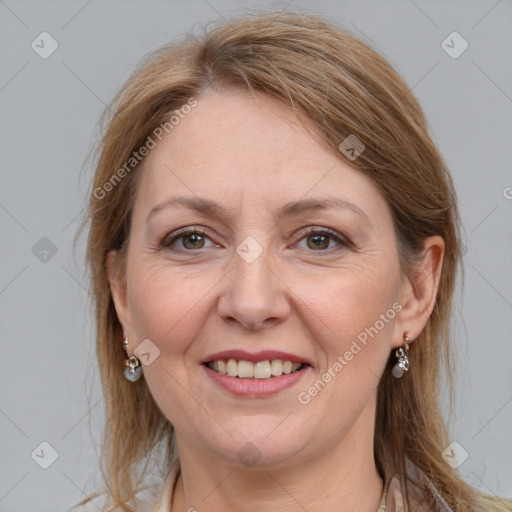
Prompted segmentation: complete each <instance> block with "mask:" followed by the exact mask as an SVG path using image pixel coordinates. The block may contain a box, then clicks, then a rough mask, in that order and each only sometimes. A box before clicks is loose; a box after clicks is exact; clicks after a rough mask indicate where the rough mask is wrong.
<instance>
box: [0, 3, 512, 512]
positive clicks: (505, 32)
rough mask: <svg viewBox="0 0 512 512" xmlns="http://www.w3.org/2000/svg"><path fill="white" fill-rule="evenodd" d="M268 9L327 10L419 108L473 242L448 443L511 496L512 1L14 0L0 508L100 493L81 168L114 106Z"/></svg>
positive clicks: (2, 30) (99, 402)
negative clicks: (147, 73)
mask: <svg viewBox="0 0 512 512" xmlns="http://www.w3.org/2000/svg"><path fill="white" fill-rule="evenodd" d="M265 5H269V6H270V7H273V8H284V7H286V6H288V8H289V9H305V10H309V11H313V12H317V13H321V14H326V15H329V16H330V17H332V19H334V20H336V21H338V22H341V23H342V24H344V25H345V26H347V27H348V28H350V29H352V30H354V31H355V32H356V33H359V34H361V35H364V37H365V39H366V40H369V41H370V42H373V44H374V45H375V46H376V47H377V48H378V49H379V50H380V51H381V53H383V54H384V55H385V56H386V57H387V58H388V59H389V60H390V61H391V63H392V64H393V65H394V66H395V67H396V68H397V69H398V71H399V72H401V73H402V74H403V76H404V77H405V79H406V80H407V81H408V83H409V84H410V86H411V87H412V88H413V91H414V93H415V94H416V95H417V97H418V98H419V99H420V101H421V103H422V105H423V107H424V109H425V111H426V114H427V116H428V118H429V120H430V122H431V127H432V133H433V136H434V139H435V141H436V142H437V144H438V145H439V147H440V149H441V151H442V152H443V154H444V156H445V158H446V160H447V162H448V164H449V167H450V168H451V171H452V173H453V175H454V179H455V182H456V186H457V190H458V193H459V197H460V202H461V208H462V213H463V220H464V225H465V229H466V240H465V243H466V246H467V252H466V254H465V257H464V261H465V265H466V271H467V283H466V288H465V292H464V295H463V300H462V299H461V300H459V301H458V309H459V311H460V315H459V317H457V318H456V319H455V324H456V326H457V336H456V339H455V343H456V345H457V347H458V352H459V358H460V364H461V365H466V366H463V370H462V371H461V375H460V378H459V381H458V392H459V394H458V400H457V407H456V411H455V415H454V421H453V426H452V430H451V432H452V439H453V440H454V441H457V442H458V443H459V444H460V445H461V446H462V447H463V448H464V449H465V450H466V451H467V452H468V454H469V457H468V459H467V460H466V461H465V462H464V463H463V464H462V465H461V466H460V471H461V472H462V473H463V474H464V475H465V477H466V478H467V479H468V480H469V482H471V483H472V484H474V485H475V486H477V487H479V488H481V489H482V490H485V491H487V492H488V493H498V494H502V495H507V496H512V467H511V462H510V461H511V460H512V443H511V434H510V433H511V432H512V429H511V424H512V403H511V402H512V372H511V371H510V367H511V363H512V357H511V356H512V344H511V336H510V332H511V330H512V286H511V285H512V270H511V262H512V258H511V255H512V237H511V234H512V227H511V222H510V220H511V218H512V173H511V172H510V162H511V160H512V123H511V114H512V87H511V85H512V68H511V66H510V63H511V62H512V59H511V56H512V30H511V29H512V2H511V1H510V0H501V1H496V0H492V1H467V0H466V1H459V2H457V1H446V0H443V1H428V2H427V1H420V0H415V1H414V2H413V1H409V0H401V1H382V0H381V1H344V2H335V1H333V0H330V1H319V2H315V3H313V2H301V1H298V0H296V1H293V2H291V3H289V4H287V3H272V4H263V3H259V2H241V1H231V2H229V1H225V0H209V1H208V2H207V1H206V0H205V1H199V0H197V1H190V2H187V3H186V4H185V3H183V4H179V3H178V2H156V1H149V2H142V1H138V2H133V1H132V2H128V1H123V2H120V1H118V2H114V1H109V2H100V1H99V0H93V1H80V2H78V1H66V2H64V1H62V2H56V1H48V2H41V1H37V2H35V1H33V2H25V1H18V2H16V1H14V0H5V1H0V39H1V48H2V51H1V64H0V69H1V75H0V105H1V112H2V115H1V121H0V125H1V130H2V132H1V133H2V136H1V139H0V154H1V162H2V165H1V179H2V187H1V189H0V221H1V226H2V265H1V267H0V305H1V311H2V319H3V322H2V332H1V343H2V353H1V356H2V360H1V366H0V368H1V371H0V379H1V389H2V394H1V401H0V429H1V432H2V437H1V440H0V461H1V462H0V464H1V476H0V510H1V511H13V510H17V511H21V510H24V511H29V510H30V511H33V510H34V511H35V510H38V511H42V510H48V511H50V510H51V511H56V510H66V509H67V508H68V507H69V506H70V505H72V504H74V503H75V502H76V501H77V500H79V499H80V498H82V497H83V493H84V492H85V493H89V492H91V490H92V489H93V488H94V486H95V483H96V484H98V483H99V474H98V470H97V464H96V459H97V452H98V450H97V447H96V444H95V441H97V440H98V437H99V436H98V434H99V431H100V428H101V425H102V408H103V405H104V404H103V399H102V395H101V391H100V389H99V383H98V376H97V372H96V369H95V366H94V359H93V348H92V339H91V332H92V330H91V318H92V317H91V315H90V311H89V309H88V302H89V299H90V297H89V295H88V292H87V291H86V284H85V283H86V282H85V279H84V265H83V247H84V244H83V240H82V242H81V243H80V244H78V246H77V249H76V251H75V252H73V237H74V235H75V232H76V229H77V227H78V224H79V220H80V216H81V212H82V210H83V207H84V204H85V202H84V201H85V193H86V190H87V186H88V181H89V179H90V176H91V170H90V169H89V168H88V167H87V166H84V161H85V158H86V156H87V155H88V153H89V151H90V149H91V145H92V143H93V142H94V140H95V137H96V126H97V121H98V119H99V116H100V114H101V112H102V110H103V108H104V104H105V103H106V102H108V100H109V99H110V98H111V96H112V95H113V93H114V91H115V90H116V88H117V87H119V85H120V84H121V82H122V81H124V80H125V79H126V78H127V77H128V75H129V73H130V72H131V71H132V70H133V68H134V66H135V65H136V64H137V63H138V61H139V59H140V58H141V57H142V56H143V55H144V54H146V53H147V52H148V51H150V50H152V49H154V48H156V47H158V46H159V45H161V44H163V43H166V42H168V41H169V40H171V39H175V38H178V37H179V36H181V35H183V34H185V33H186V32H188V31H189V30H190V29H192V28H194V30H197V29H200V28H201V27H202V26H203V25H205V24H207V23H208V22H210V21H212V20H217V19H219V18H221V17H225V18H228V19H229V18H230V17H232V16H234V15H237V14H240V13H241V12H243V11H244V10H246V9H248V8H254V7H265ZM43 31H47V32H49V33H50V34H51V35H52V37H53V38H54V39H55V40H56V41H57V42H58V45H59V46H58V49H57V50H56V51H55V52H54V53H53V54H52V55H51V56H50V57H48V58H47V59H43V58H41V57H40V56H39V55H38V54H37V53H36V52H35V51H34V50H33V49H32V48H31V42H32V41H33V40H34V39H36V38H37V36H38V35H39V34H40V33H41V32H43ZM453 31H457V32H459V33H460V34H461V35H462V37H463V38H464V39H465V40H466V41H467V42H468V43H469V48H468V49H467V50H466V51H465V52H464V53H463V54H462V55H460V56H459V57H458V58H457V59H453V58H452V57H450V56H449V55H448V54H447V53H446V52H445V51H444V50H443V48H442V47H441V42H442V41H443V40H444V39H445V38H446V37H447V36H448V35H449V34H450V33H452V32H453ZM36 42H37V40H36ZM457 44H459V43H457ZM46 48H48V45H46ZM457 48H460V46H458V47H457V46H456V49H457ZM404 200H407V198H404ZM43 237H47V238H48V239H49V240H50V241H51V244H49V242H48V241H47V240H43V241H40V240H41V239H42V238H43ZM36 244H39V245H36ZM52 244H53V245H54V247H53V245H52ZM34 246H35V249H33V248H34ZM52 249H53V252H54V251H55V250H56V251H57V252H56V253H55V254H53V252H52ZM44 251H48V252H46V253H45V252H44ZM462 318H463V319H464V320H462ZM90 430H91V431H92V433H93V437H91V432H90ZM44 441H45V442H47V443H49V444H50V445H51V446H52V447H53V449H54V450H56V452H57V453H58V457H57V459H56V460H55V461H54V462H53V464H51V466H50V467H48V469H43V468H41V467H40V466H39V464H44V463H45V462H46V463H48V462H51V460H52V459H51V456H52V453H51V450H50V449H48V448H45V447H44V446H43V447H42V448H41V447H39V445H40V443H41V442H44ZM38 447H39V448H38ZM36 449H37V450H36ZM34 450H36V452H35V454H34V456H33V457H32V456H31V454H32V453H33V452H34ZM41 450H42V451H41ZM36 461H37V462H38V463H39V464H38V463H36Z"/></svg>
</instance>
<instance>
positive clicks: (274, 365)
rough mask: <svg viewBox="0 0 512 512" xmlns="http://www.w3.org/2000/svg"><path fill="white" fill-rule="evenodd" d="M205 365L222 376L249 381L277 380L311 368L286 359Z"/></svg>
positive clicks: (220, 360)
mask: <svg viewBox="0 0 512 512" xmlns="http://www.w3.org/2000/svg"><path fill="white" fill-rule="evenodd" d="M203 364H204V365H205V366H206V367H207V368H209V369H210V370H213V371H215V372H217V373H219V374H220V375H227V376H228V377H234V378H237V379H248V380H251V379H252V380H265V379H275V378H279V377H282V376H283V375H290V374H293V373H297V372H300V371H301V370H304V369H305V368H306V367H307V366H309V364H308V363H299V362H292V361H290V360H286V359H265V360H262V361H255V362H253V361H247V360H244V359H216V360H213V361H207V362H205V363H203Z"/></svg>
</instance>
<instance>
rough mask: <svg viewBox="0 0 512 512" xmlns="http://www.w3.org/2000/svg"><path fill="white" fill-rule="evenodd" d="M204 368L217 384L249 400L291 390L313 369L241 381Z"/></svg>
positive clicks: (306, 368) (307, 368)
mask: <svg viewBox="0 0 512 512" xmlns="http://www.w3.org/2000/svg"><path fill="white" fill-rule="evenodd" d="M203 368H204V369H205V371H206V374H207V375H208V377H210V379H211V380H212V381H213V382H214V383H215V384H217V385H218V386H220V387H221V388H222V389H225V390H226V391H229V392H230V393H232V394H233V395H236V396H244V397H249V398H263V397H266V396H272V395H275V394H277V393H279V392H280V391H283V390H285V389H287V388H290V387H291V386H293V385H294V384H296V383H297V382H299V380H300V379H302V377H304V375H305V374H306V373H307V372H308V370H309V369H310V368H311V367H310V366H304V367H303V368H302V369H301V370H299V371H296V372H294V373H289V374H283V375H281V376H280V377H270V378H268V379H240V378H238V377H230V376H229V375H222V374H220V373H219V372H216V371H215V370H212V369H211V368H208V367H207V366H205V365H203Z"/></svg>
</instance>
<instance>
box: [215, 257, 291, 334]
mask: <svg viewBox="0 0 512 512" xmlns="http://www.w3.org/2000/svg"><path fill="white" fill-rule="evenodd" d="M278 268H279V265H277V264H276V262H275V259H274V258H272V257H271V255H270V254H269V249H268V248H265V249H264V250H263V252H262V254H260V255H259V256H258V257H257V258H256V260H254V261H252V262H249V261H246V260H245V259H244V258H243V257H241V256H240V255H239V254H238V253H236V252H235V253H234V254H233V267H232V269H231V271H230V272H228V274H227V276H226V279H225V280H223V283H224V289H223V290H222V293H221V296H220V298H219V302H218V306H217V307H218V313H219V315H220V316H221V317H222V318H223V319H224V320H225V321H226V322H230V323H237V324H239V325H242V326H243V327H245V328H246V329H250V330H262V329H265V328H268V327H270V326H274V325H277V324H279V323H282V322H283V321H284V320H285V319H286V318H287V317H288V315H289V314H290V302H289V300H288V299H289V288H288V287H287V286H286V284H285V283H284V281H283V280H282V278H280V276H279V271H278Z"/></svg>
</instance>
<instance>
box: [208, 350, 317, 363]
mask: <svg viewBox="0 0 512 512" xmlns="http://www.w3.org/2000/svg"><path fill="white" fill-rule="evenodd" d="M227 359H236V360H237V361H251V362H253V363H257V362H258V361H265V360H267V359H268V360H272V359H282V360H284V361H291V362H292V363H306V364H309V365H310V366H313V365H312V364H311V362H310V361H309V360H308V359H306V358H304V357H302V356H297V355H295V354H290V353H288V352H281V351H279V350H260V351H259V352H247V351H245V350H224V351H223V352H215V354H211V355H209V356H208V357H206V358H205V359H203V360H202V361H201V363H210V362H212V361H219V360H227Z"/></svg>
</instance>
